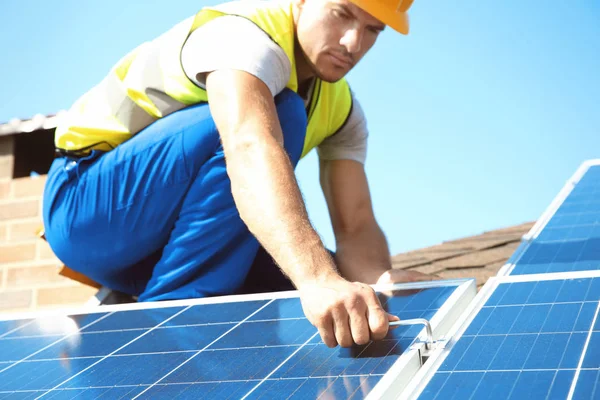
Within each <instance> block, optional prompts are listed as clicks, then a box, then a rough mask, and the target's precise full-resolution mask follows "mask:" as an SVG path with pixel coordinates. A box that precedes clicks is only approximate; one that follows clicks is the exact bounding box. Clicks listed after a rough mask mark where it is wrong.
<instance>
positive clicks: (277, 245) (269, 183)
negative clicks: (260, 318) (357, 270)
mask: <svg viewBox="0 0 600 400" xmlns="http://www.w3.org/2000/svg"><path fill="white" fill-rule="evenodd" d="M247 129H256V128H254V127H248V128H247ZM236 136H237V137H245V135H244V132H237V133H236ZM246 137H252V136H251V135H247V136H246ZM225 156H226V160H227V172H228V174H229V176H230V180H231V189H232V193H233V198H234V201H235V203H236V206H237V208H238V210H239V213H240V216H241V218H242V220H243V221H244V223H245V224H246V225H247V227H248V229H249V230H250V232H252V234H253V235H254V236H255V237H256V238H257V239H258V240H259V242H260V243H261V244H262V245H263V247H264V248H265V249H266V250H267V251H268V252H269V254H271V256H272V257H273V258H274V260H275V261H276V262H277V264H278V265H279V266H280V267H281V268H282V270H283V271H284V272H285V273H286V274H287V275H288V276H289V277H290V279H291V280H292V282H294V284H295V285H296V286H297V287H301V286H302V284H303V283H305V282H313V281H319V280H323V279H327V278H329V277H331V276H334V275H336V271H335V267H334V263H333V260H332V258H331V256H330V255H329V253H328V252H327V250H326V249H325V248H324V246H323V244H322V242H321V239H320V237H319V236H318V234H317V233H316V232H315V230H314V229H313V227H312V226H311V224H310V221H309V219H308V215H307V212H306V209H305V206H304V202H303V200H302V196H301V194H300V190H299V188H298V185H297V183H296V179H295V176H294V172H293V168H292V165H291V163H290V161H289V158H288V156H287V154H286V152H285V150H284V149H283V147H282V145H281V144H280V143H278V142H277V141H276V140H275V139H274V138H270V139H269V140H265V141H254V140H250V141H245V142H244V141H241V142H240V143H238V144H236V145H234V146H230V149H229V152H226V154H225Z"/></svg>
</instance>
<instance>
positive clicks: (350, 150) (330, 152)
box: [317, 93, 369, 164]
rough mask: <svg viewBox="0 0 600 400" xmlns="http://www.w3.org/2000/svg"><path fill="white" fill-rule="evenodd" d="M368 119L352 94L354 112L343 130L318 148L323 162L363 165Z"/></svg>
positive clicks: (365, 154) (365, 155) (365, 153)
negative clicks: (338, 161)
mask: <svg viewBox="0 0 600 400" xmlns="http://www.w3.org/2000/svg"><path fill="white" fill-rule="evenodd" d="M368 136H369V132H368V129H367V119H366V117H365V114H364V112H363V109H362V107H361V106H360V103H359V102H358V100H357V99H356V97H355V96H354V93H352V110H351V112H350V115H349V116H348V120H347V121H346V123H345V124H344V125H343V126H342V128H341V129H340V130H339V131H338V132H337V133H335V134H334V135H332V136H329V137H328V138H327V139H325V140H324V141H323V142H322V143H321V144H320V145H319V146H318V148H317V152H318V154H319V158H320V159H322V160H354V161H358V162H359V163H361V164H364V163H365V160H366V158H367V138H368Z"/></svg>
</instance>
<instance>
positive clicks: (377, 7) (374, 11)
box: [350, 0, 414, 35]
mask: <svg viewBox="0 0 600 400" xmlns="http://www.w3.org/2000/svg"><path fill="white" fill-rule="evenodd" d="M350 1H351V2H353V3H354V4H356V5H357V6H359V7H360V8H362V9H363V10H365V11H366V12H368V13H369V14H371V15H372V16H373V17H375V18H377V19H378V20H380V21H381V22H383V23H384V24H386V25H387V26H389V27H390V28H392V29H394V30H396V31H398V32H400V33H402V34H404V35H407V34H408V9H409V8H410V6H411V5H412V3H413V1H414V0H350Z"/></svg>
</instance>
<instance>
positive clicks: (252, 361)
mask: <svg viewBox="0 0 600 400" xmlns="http://www.w3.org/2000/svg"><path fill="white" fill-rule="evenodd" d="M393 289H394V290H393V292H392V293H391V294H387V295H385V294H383V293H382V294H381V295H380V298H381V299H382V303H383V304H384V306H385V308H386V309H387V310H388V311H389V312H391V313H393V314H396V315H398V316H400V317H401V318H402V319H411V318H426V319H427V320H430V321H431V325H432V327H433V329H434V332H435V334H436V335H437V336H439V335H443V334H445V333H446V332H447V330H448V329H449V328H450V327H451V325H452V324H454V323H455V321H456V319H457V318H458V315H459V310H461V309H462V308H463V307H464V306H465V305H466V304H468V303H469V302H470V301H471V300H472V299H473V297H474V295H475V285H474V282H473V281H472V280H462V281H440V282H424V283H415V284H408V285H407V284H405V285H396V286H394V287H393ZM296 296H297V294H296V292H287V293H280V294H265V295H249V296H230V297H223V298H212V299H201V300H189V301H176V302H163V303H157V304H134V305H126V306H118V307H116V306H108V307H97V308H95V309H93V310H91V311H90V312H88V313H74V314H73V313H72V314H71V315H69V316H67V315H62V316H61V315H51V316H45V317H43V316H38V317H37V318H30V319H20V320H12V321H0V398H3V396H6V397H9V398H32V399H33V398H38V397H43V398H50V399H54V398H76V397H82V398H110V399H118V398H156V397H160V398H163V397H177V398H203V397H206V398H211V399H228V398H249V399H250V398H252V399H254V398H265V399H275V398H316V397H319V396H321V395H323V396H330V398H353V399H354V398H357V399H360V398H364V397H366V396H368V395H369V394H373V393H375V395H376V396H379V395H378V394H377V393H379V394H382V393H385V392H386V391H390V390H397V386H398V382H399V381H400V382H402V381H406V380H407V379H410V377H411V376H412V375H413V374H414V373H415V372H416V370H417V369H418V367H420V363H421V358H420V353H419V348H420V346H422V342H423V341H424V332H423V328H422V326H403V327H398V328H397V329H394V330H391V331H390V333H389V334H388V336H387V337H386V338H385V339H384V340H382V341H377V342H372V343H369V344H368V345H365V346H357V347H354V348H350V349H343V348H340V347H337V348H335V349H330V348H328V347H326V346H325V345H324V344H323V343H322V342H321V341H320V337H319V336H318V332H317V330H316V329H315V328H314V327H313V326H312V325H311V324H310V323H309V322H308V320H306V319H305V317H304V314H303V312H302V307H301V304H300V301H299V299H298V298H297V297H296ZM415 363H416V364H417V365H416V366H415ZM411 368H412V369H411ZM411 371H412V372H411ZM390 373H392V374H395V375H394V376H389V374H390ZM398 375H402V376H403V378H402V379H400V380H398V379H397V376H398Z"/></svg>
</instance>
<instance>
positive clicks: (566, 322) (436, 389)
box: [401, 271, 600, 400]
mask: <svg viewBox="0 0 600 400" xmlns="http://www.w3.org/2000/svg"><path fill="white" fill-rule="evenodd" d="M598 310H600V271H578V272H572V273H556V274H539V275H520V276H509V277H498V278H492V279H491V280H490V281H488V283H487V284H486V285H485V286H484V288H482V290H481V291H480V293H479V294H478V296H477V298H476V299H475V300H474V301H473V302H472V304H471V306H470V308H469V309H468V310H466V312H465V314H464V316H463V318H462V319H461V320H460V321H459V322H458V323H457V324H456V325H455V326H454V327H453V329H452V331H451V332H450V333H449V335H451V337H452V340H450V341H449V342H448V345H447V346H446V348H445V349H439V350H438V351H436V352H434V353H433V354H432V355H431V357H430V359H429V360H428V361H427V362H426V364H425V365H424V367H423V368H422V369H421V370H420V371H419V372H418V373H417V375H416V376H415V378H414V380H413V382H412V383H411V385H410V386H409V387H408V388H407V390H406V391H405V393H404V394H403V396H402V397H401V398H402V399H416V398H418V399H419V400H431V399H435V400H438V399H478V398H486V399H538V398H539V399H566V398H569V399H577V400H579V399H589V398H596V397H593V396H600V388H597V386H598V385H597V381H598V379H599V378H600V321H599V320H598V318H597V317H598ZM594 391H596V392H594ZM570 392H572V393H571V394H569V393H570ZM594 393H595V394H594Z"/></svg>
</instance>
